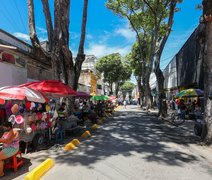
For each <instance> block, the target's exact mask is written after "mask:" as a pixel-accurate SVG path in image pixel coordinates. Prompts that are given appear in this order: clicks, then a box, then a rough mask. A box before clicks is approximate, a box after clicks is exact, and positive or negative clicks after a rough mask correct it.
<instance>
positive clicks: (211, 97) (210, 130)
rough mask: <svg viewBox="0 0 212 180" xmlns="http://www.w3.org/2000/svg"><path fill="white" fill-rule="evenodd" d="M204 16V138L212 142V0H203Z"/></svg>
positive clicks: (207, 142)
mask: <svg viewBox="0 0 212 180" xmlns="http://www.w3.org/2000/svg"><path fill="white" fill-rule="evenodd" d="M203 18H204V21H205V23H206V34H205V48H204V50H205V51H204V59H203V62H204V93H205V96H204V99H205V113H204V117H205V121H206V126H207V134H206V137H205V139H204V142H205V143H206V144H208V145H209V144H212V1H211V0H204V1H203Z"/></svg>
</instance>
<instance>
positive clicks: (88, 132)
mask: <svg viewBox="0 0 212 180" xmlns="http://www.w3.org/2000/svg"><path fill="white" fill-rule="evenodd" d="M88 136H91V133H90V131H85V132H84V133H83V134H82V135H81V137H83V138H86V137H88Z"/></svg>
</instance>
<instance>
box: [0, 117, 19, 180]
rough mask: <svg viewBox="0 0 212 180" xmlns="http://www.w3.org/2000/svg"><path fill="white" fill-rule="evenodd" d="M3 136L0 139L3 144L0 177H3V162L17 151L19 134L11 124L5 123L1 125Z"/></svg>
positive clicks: (0, 153) (0, 158) (0, 156)
mask: <svg viewBox="0 0 212 180" xmlns="http://www.w3.org/2000/svg"><path fill="white" fill-rule="evenodd" d="M3 128H4V134H3V135H2V137H1V138H0V142H1V143H3V147H2V151H0V177H3V176H4V172H3V164H4V162H3V160H5V159H8V158H9V157H12V156H13V155H15V154H16V153H17V152H18V150H19V134H18V132H17V131H16V130H15V129H13V126H12V123H11V122H8V121H6V122H5V123H4V124H3Z"/></svg>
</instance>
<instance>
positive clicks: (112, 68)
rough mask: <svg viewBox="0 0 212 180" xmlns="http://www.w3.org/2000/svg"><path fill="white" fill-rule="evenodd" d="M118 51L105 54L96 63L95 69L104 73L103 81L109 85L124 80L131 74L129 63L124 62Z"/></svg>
mask: <svg viewBox="0 0 212 180" xmlns="http://www.w3.org/2000/svg"><path fill="white" fill-rule="evenodd" d="M122 59H123V58H122V57H121V55H120V54H119V53H113V54H109V55H106V56H104V57H102V58H100V59H99V61H98V62H97V63H96V69H97V70H98V71H99V72H101V73H103V74H104V81H105V82H108V83H109V84H110V85H111V84H112V83H116V82H122V81H126V80H128V79H129V78H130V76H131V72H132V71H131V68H130V65H129V64H127V63H125V62H124V61H123V60H122Z"/></svg>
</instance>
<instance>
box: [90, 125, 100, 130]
mask: <svg viewBox="0 0 212 180" xmlns="http://www.w3.org/2000/svg"><path fill="white" fill-rule="evenodd" d="M98 127H99V125H97V124H94V125H93V126H92V127H91V129H97V128H98Z"/></svg>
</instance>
